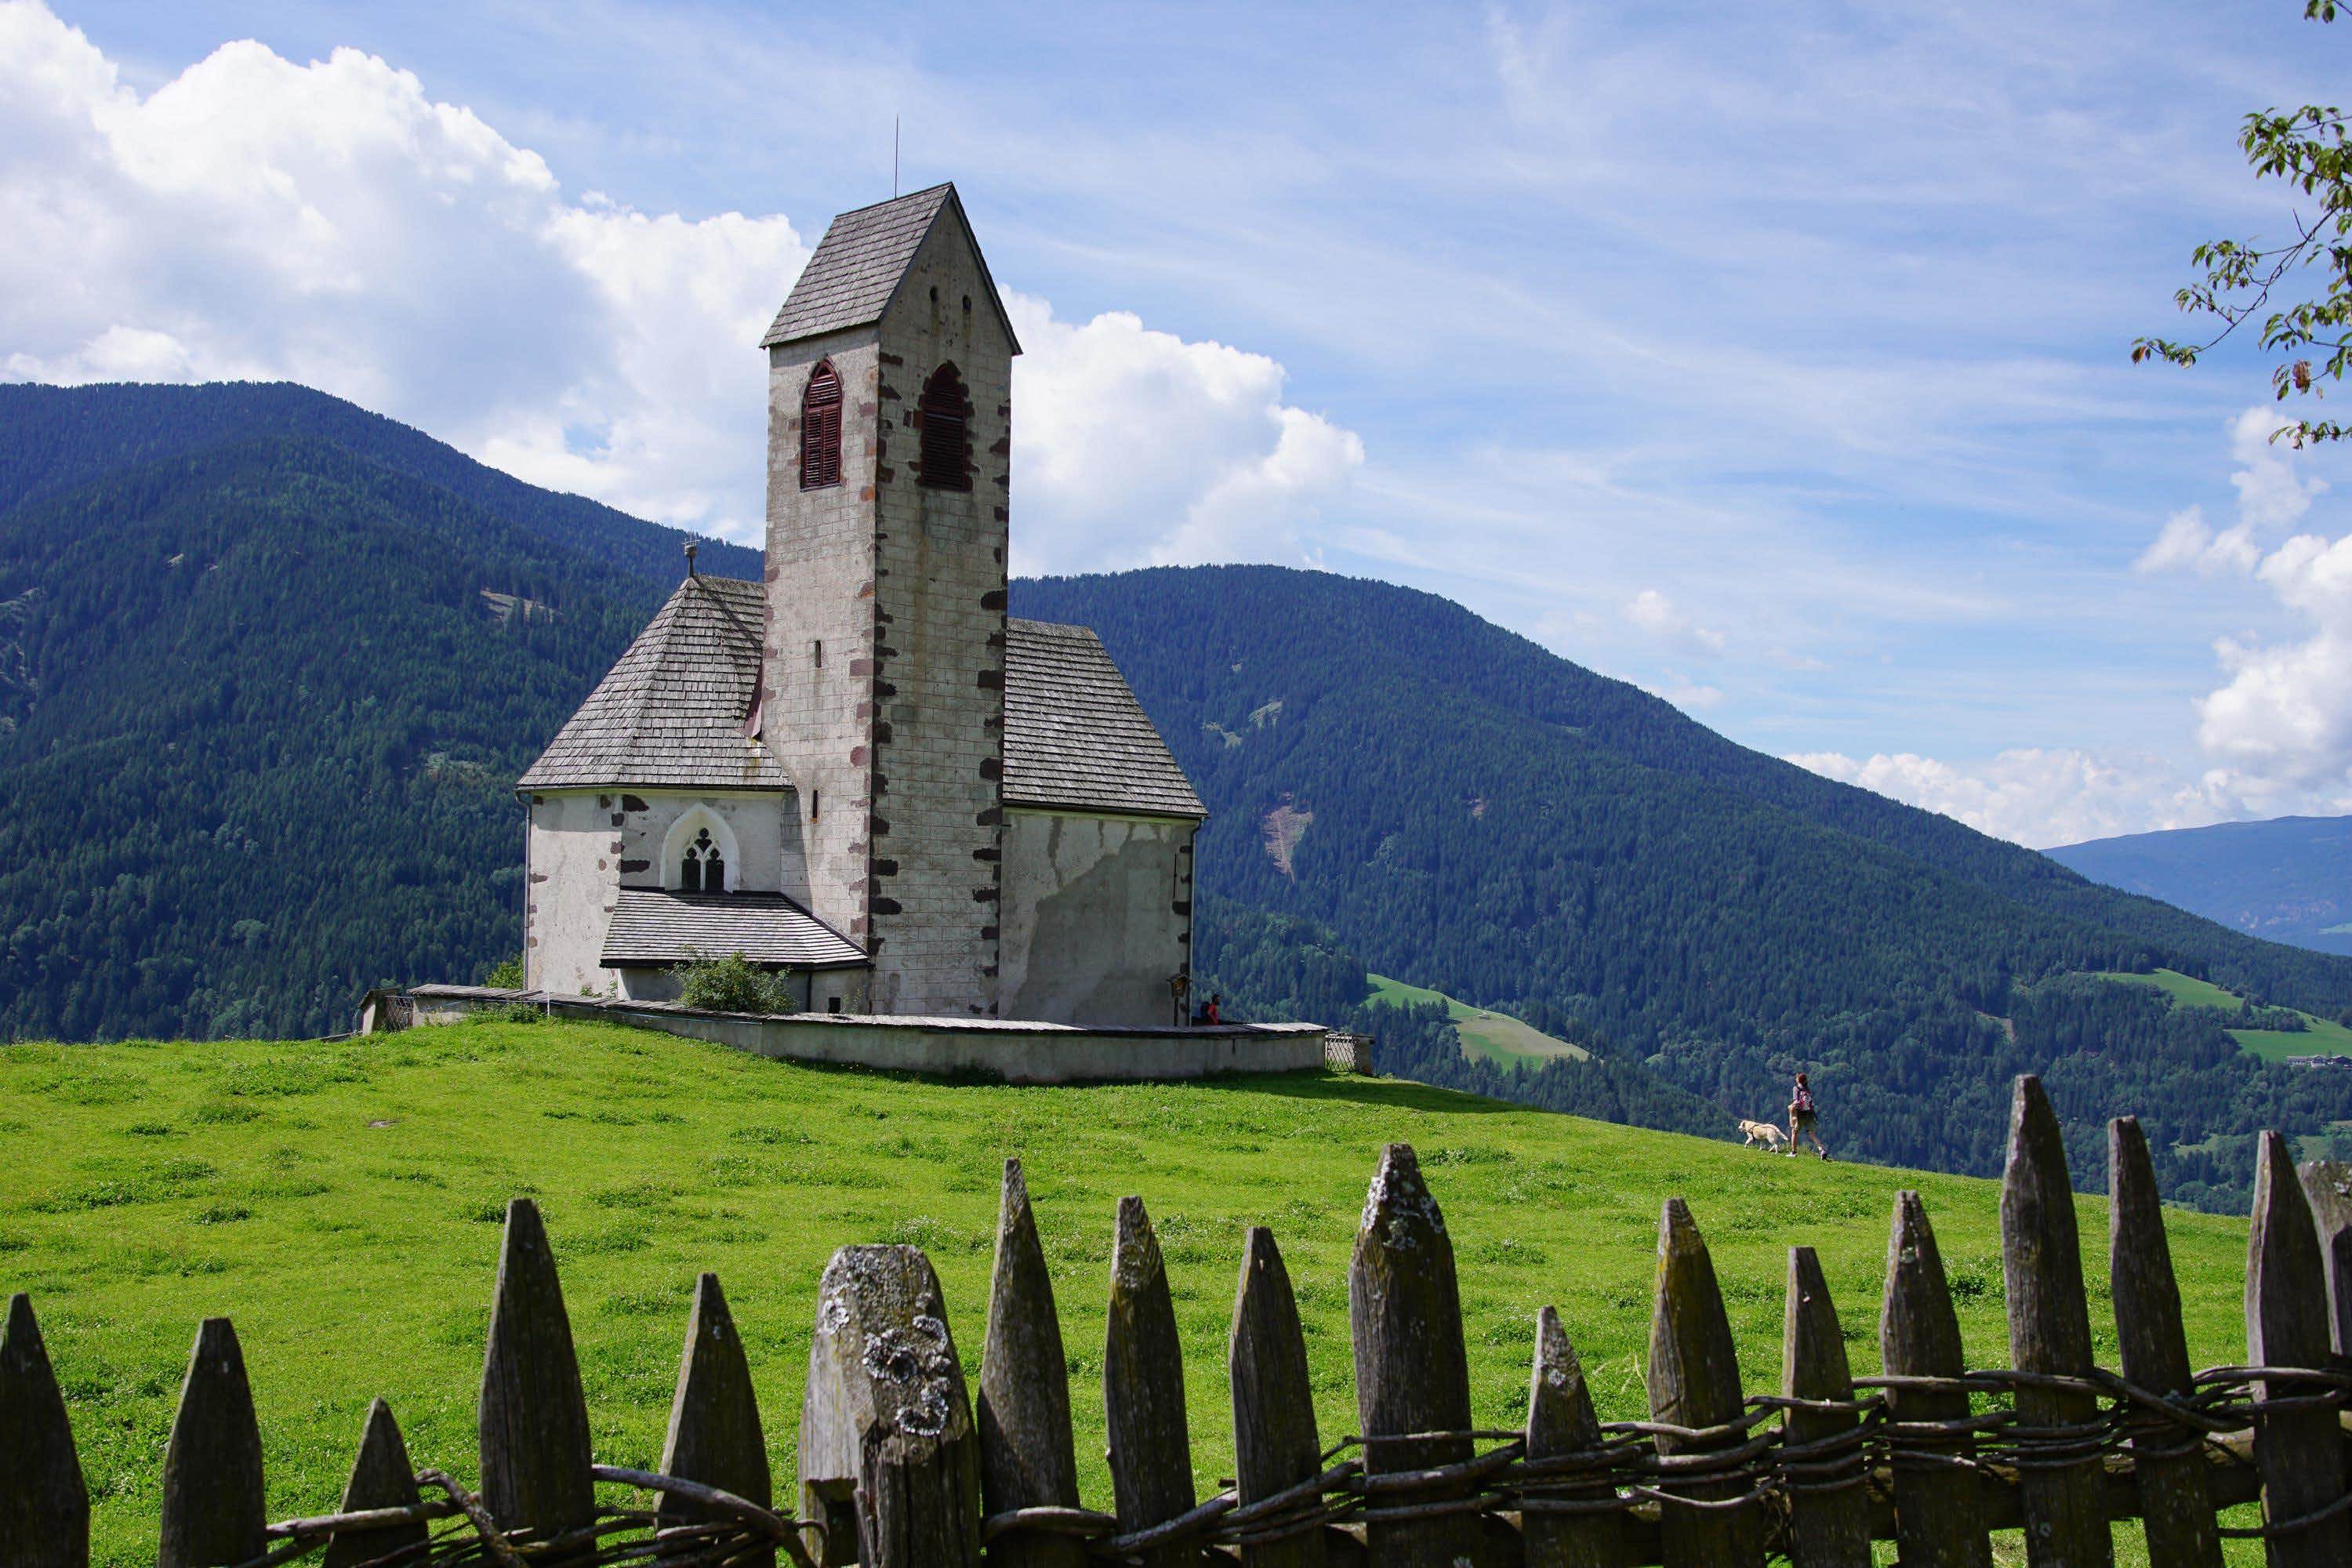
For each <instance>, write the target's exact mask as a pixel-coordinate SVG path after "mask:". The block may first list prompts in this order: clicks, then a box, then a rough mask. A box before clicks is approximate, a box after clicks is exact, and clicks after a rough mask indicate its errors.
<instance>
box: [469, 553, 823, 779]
mask: <svg viewBox="0 0 2352 1568" xmlns="http://www.w3.org/2000/svg"><path fill="white" fill-rule="evenodd" d="M761 594H762V589H761V585H760V584H757V583H741V582H737V581H736V580H735V579H733V578H731V577H700V576H695V577H688V579H687V580H686V581H685V582H683V583H681V584H678V585H677V592H676V593H674V594H672V595H670V596H669V603H667V604H666V605H663V606H662V607H661V611H660V613H659V614H658V615H656V616H654V618H653V620H652V622H651V623H650V624H648V625H647V626H646V629H645V630H644V631H642V632H639V633H638V634H637V640H636V641H635V642H633V643H631V644H630V645H629V647H628V651H627V652H626V653H624V654H623V655H621V658H620V662H619V663H617V664H615V665H614V666H613V668H612V669H611V670H610V671H609V672H607V673H606V675H605V677H604V679H602V680H600V681H598V682H597V683H596V689H595V690H593V691H592V692H590V693H589V694H588V700H586V701H585V702H583V703H582V704H581V705H580V710H579V711H578V712H576V713H574V714H572V718H571V721H570V722H568V723H566V724H565V725H564V726H563V728H562V730H560V731H557V732H556V736H555V739H554V740H553V741H551V742H549V743H548V747H547V750H546V751H544V752H541V753H540V758H539V761H537V762H535V763H531V765H530V771H529V772H527V773H524V774H523V775H522V777H521V778H520V779H519V780H517V781H516V784H515V787H516V788H518V789H526V790H529V789H563V788H577V787H583V786H585V787H590V788H603V787H605V786H607V785H620V784H644V785H656V786H657V785H676V786H684V787H689V788H707V789H783V788H786V787H787V786H788V785H789V784H790V782H791V781H790V780H788V779H786V778H785V777H784V771H783V769H782V768H781V767H779V766H778V765H777V763H776V759H775V757H774V755H773V754H772V753H771V752H769V750H768V748H767V747H766V746H765V745H763V744H761V742H760V741H759V739H758V737H757V736H756V735H754V734H752V733H750V732H749V731H750V730H751V717H752V713H751V709H752V705H753V703H754V702H755V701H756V700H758V695H759V689H760V631H761V624H762V618H763V616H764V615H765V613H766V612H765V601H764V600H763V599H762V597H761Z"/></svg>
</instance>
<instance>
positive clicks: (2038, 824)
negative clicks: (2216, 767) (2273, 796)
mask: <svg viewBox="0 0 2352 1568" xmlns="http://www.w3.org/2000/svg"><path fill="white" fill-rule="evenodd" d="M1787 760H1788V761H1790V762H1792V763H1796V764H1797V765H1798V766H1799V767H1801V768H1809V769H1811V771H1812V772H1814V773H1820V774H1822V776H1823V777H1825V778H1832V779H1835V780H1837V781H1838V782H1839V783H1841V784H1859V785H1861V786H1862V787H1863V788H1864V789H1867V790H1872V791H1874V792H1876V793H1877V794H1879V795H1886V796H1889V797H1890V798H1892V799H1895V800H1899V801H1903V802H1905V803H1906V804H1908V805H1916V806H1922V807H1925V808H1926V809H1927V810H1929V811H1935V812H1941V813H1942V814H1943V815H1944V816H1951V817H1957V818H1958V819H1959V820H1960V821H1962V822H1965V823H1967V824H1968V825H1969V826H1971V827H1973V828H1976V829H1977V830H1978V831H1979V832H1981V833H1989V834H1991V835H1992V836H1993V837H1996V838H2006V839H2009V840H2011V842H2013V843H2018V844H2023V845H2026V846H2029V847H2032V848H2036V849H2045V848H2049V847H2052V846H2053V845H2059V844H2075V843H2080V842H2081V841H2082V840H2084V839H2085V838H2105V837H2113V836H2115V835H2116V834H2121V833H2144V832H2147V831H2148V830H2150V829H2152V828H2162V827H2199V826H2205V825H2206V824H2208V823H2214V822H2221V821H2225V820H2227V819H2228V818H2230V817H2232V816H2242V815H2243V813H2244V805H2245V803H2244V802H2242V801H2240V800H2238V799H2236V798H2235V797H2234V796H2232V795H2231V793H2230V791H2229V788H2228V781H2226V780H2225V779H2223V778H2221V777H2220V776H2219V775H2215V774H2209V775H2207V776H2206V777H2204V778H2200V779H2195V780H2189V779H2183V778H2181V777H2180V776H2179V773H2178V771H2177V770H2176V769H2175V768H2174V767H2173V766H2172V764H2171V763H2167V762H2165V761H2164V760H2162V759H2161V758H2157V757H2147V756H2126V757H2101V756H2096V755H2094V754H2093V753H2091V752H2083V751H2076V750H2073V749H2071V748H2064V747H2056V748H2043V747H2027V748H2021V749H2019V750H2015V751H2008V752H2001V753H2000V755H1999V756H1997V757H1994V758H1993V759H1992V760H1991V761H1990V762H1988V763H1981V764H1979V765H1975V766H1967V767H1962V766H1956V765H1954V764H1953V763H1947V762H1941V761H1938V760H1937V759H1936V758H1934V757H1924V756H1920V755H1918V754H1917V753H1916V752H1896V753H1894V754H1893V755H1888V754H1886V753H1885V752H1881V753H1879V754H1877V755H1875V756H1872V757H1868V758H1864V759H1856V758H1853V757H1850V756H1847V755H1845V754H1844V753H1843V752H1800V753H1798V754H1796V755H1793V756H1790V758H1788V759H1787Z"/></svg>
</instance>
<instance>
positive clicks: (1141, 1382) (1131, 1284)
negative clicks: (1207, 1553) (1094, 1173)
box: [1103, 1197, 1200, 1568]
mask: <svg viewBox="0 0 2352 1568" xmlns="http://www.w3.org/2000/svg"><path fill="white" fill-rule="evenodd" d="M1103 1429H1104V1436H1106V1437H1107V1438H1108V1442H1109V1447H1110V1487H1111V1494H1112V1496H1113V1498H1114V1499H1115V1500H1116V1506H1117V1509H1118V1528H1119V1530H1120V1531H1121V1532H1122V1533H1126V1534H1132V1533H1133V1532H1135V1531H1139V1530H1144V1529H1148V1528H1149V1527H1150V1526H1152V1525H1155V1524H1165V1523H1166V1522H1167V1521H1170V1520H1171V1519H1174V1518H1176V1517H1177V1516H1179V1515H1180V1514H1184V1513H1189V1512H1190V1511H1192V1500H1193V1498H1192V1435H1191V1432H1190V1430H1189V1428H1188V1427H1187V1426H1186V1423H1185V1419H1184V1352H1183V1347H1182V1344H1181V1342H1180V1341H1179V1339H1178V1336H1177V1332H1176V1307H1175V1303H1174V1302H1173V1301H1172V1300H1170V1298H1169V1294H1168V1268H1167V1265H1166V1264H1165V1263H1163V1262H1162V1261H1161V1259H1160V1240H1159V1237H1156V1236H1154V1235H1153V1234H1152V1230H1151V1218H1150V1215H1147V1214H1145V1213H1144V1212H1143V1200H1142V1199H1141V1198H1136V1197H1127V1198H1121V1199H1119V1200H1118V1234H1117V1236H1116V1237H1115V1238H1114V1239H1113V1241H1112V1244H1111V1255H1110V1314H1109V1322H1108V1328H1107V1329H1106V1331H1105V1334H1104V1340H1103ZM1199 1557H1200V1548H1199V1547H1198V1546H1197V1545H1188V1544H1183V1543H1178V1544H1175V1545H1171V1546H1163V1547H1160V1548H1157V1549H1154V1550H1152V1551H1149V1552H1141V1553H1139V1555H1138V1557H1137V1561H1139V1562H1140V1563H1143V1564H1144V1568H1180V1565H1181V1564H1185V1563H1193V1562H1196V1561H1197V1560H1198V1559H1199Z"/></svg>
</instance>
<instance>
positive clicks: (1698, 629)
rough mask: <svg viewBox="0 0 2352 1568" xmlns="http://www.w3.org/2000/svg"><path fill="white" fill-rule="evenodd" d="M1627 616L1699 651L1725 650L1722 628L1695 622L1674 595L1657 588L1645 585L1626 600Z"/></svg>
mask: <svg viewBox="0 0 2352 1568" xmlns="http://www.w3.org/2000/svg"><path fill="white" fill-rule="evenodd" d="M1625 618H1626V619H1627V620H1629V621H1631V622H1633V625H1634V626H1637V627H1639V628H1640V629H1642V630H1643V631H1645V632H1647V633H1649V634H1650V635H1651V636H1652V637H1656V638H1658V639H1660V640H1661V641H1664V642H1671V643H1674V644H1676V645H1678V646H1680V647H1685V648H1687V649H1690V650H1692V651H1694V652H1698V653H1721V652H1722V651H1723V641H1724V638H1723V634H1722V633H1721V632H1718V631H1712V630H1709V629H1708V628H1707V627H1705V626H1697V625H1695V624H1694V623H1693V622H1692V620H1691V618H1690V617H1689V616H1686V615H1685V614H1684V613H1683V612H1682V610H1681V609H1680V608H1679V607H1678V606H1677V605H1675V602H1674V601H1673V600H1672V599H1670V598H1668V597H1667V596H1666V595H1664V594H1662V593H1660V592H1658V590H1657V589H1655V588H1644V589H1643V590H1642V591H1641V592H1640V593H1638V594H1636V595H1633V598H1632V599H1631V600H1629V601H1628V602H1627V603H1626V605H1625ZM1720 695H1721V693H1719V692H1718V693H1717V696H1718V697H1719V696H1720Z"/></svg>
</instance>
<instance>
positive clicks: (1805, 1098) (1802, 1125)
mask: <svg viewBox="0 0 2352 1568" xmlns="http://www.w3.org/2000/svg"><path fill="white" fill-rule="evenodd" d="M1813 1119H1814V1110H1813V1089H1812V1085H1811V1084H1810V1083H1807V1082H1806V1081H1805V1075H1804V1074H1803V1073H1799V1074H1798V1075H1797V1088H1796V1091H1795V1092H1794V1093H1792V1094H1791V1095H1790V1097H1789V1158H1790V1159H1791V1160H1793V1159H1795V1158H1796V1157H1797V1139H1798V1138H1799V1137H1800V1136H1803V1137H1806V1138H1810V1139H1811V1140H1812V1144H1813V1152H1814V1153H1816V1154H1819V1155H1820V1156H1821V1157H1822V1159H1824V1160H1826V1159H1828V1158H1829V1157H1830V1152H1829V1151H1828V1150H1827V1149H1824V1148H1822V1135H1821V1134H1820V1133H1818V1132H1816V1131H1813Z"/></svg>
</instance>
